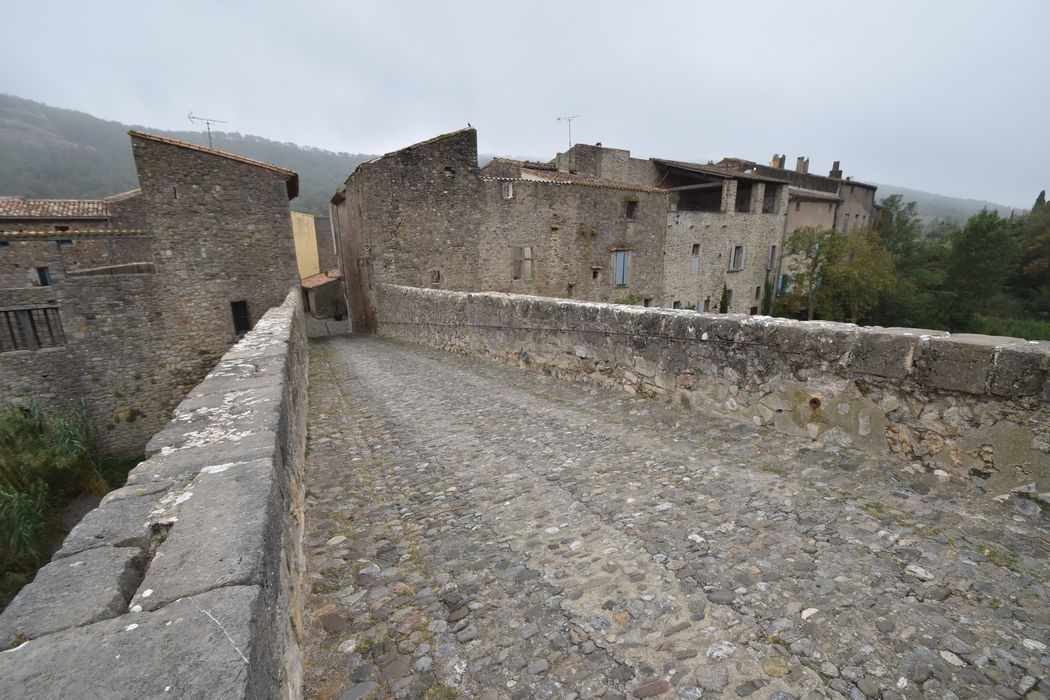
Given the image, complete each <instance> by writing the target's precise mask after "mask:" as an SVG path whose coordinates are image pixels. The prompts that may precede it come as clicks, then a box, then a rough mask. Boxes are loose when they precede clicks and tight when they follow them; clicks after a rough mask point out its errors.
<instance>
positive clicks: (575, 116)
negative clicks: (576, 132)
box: [554, 114, 581, 148]
mask: <svg viewBox="0 0 1050 700" xmlns="http://www.w3.org/2000/svg"><path fill="white" fill-rule="evenodd" d="M580 116H581V115H579V114H574V115H572V116H571V117H558V118H557V119H555V120H554V121H558V122H568V123H569V148H572V120H573V119H579V118H580Z"/></svg>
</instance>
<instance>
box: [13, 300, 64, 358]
mask: <svg viewBox="0 0 1050 700" xmlns="http://www.w3.org/2000/svg"><path fill="white" fill-rule="evenodd" d="M65 344H66V340H65V336H64V335H63V334H62V322H61V321H60V320H59V317H58V308H56V307H53V306H47V307H40V308H36V309H13V310H10V311H0V352H11V351H12V350H39V349H41V348H55V347H59V346H61V345H65Z"/></svg>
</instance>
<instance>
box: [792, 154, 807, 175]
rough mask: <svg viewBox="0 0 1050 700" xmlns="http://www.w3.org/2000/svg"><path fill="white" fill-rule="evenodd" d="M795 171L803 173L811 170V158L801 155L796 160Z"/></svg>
mask: <svg viewBox="0 0 1050 700" xmlns="http://www.w3.org/2000/svg"><path fill="white" fill-rule="evenodd" d="M795 172H796V173H802V174H803V175H804V174H806V173H808V172H809V158H803V157H802V156H799V157H798V159H797V160H796V161H795Z"/></svg>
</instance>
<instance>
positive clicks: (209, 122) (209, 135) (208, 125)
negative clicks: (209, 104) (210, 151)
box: [187, 112, 226, 148]
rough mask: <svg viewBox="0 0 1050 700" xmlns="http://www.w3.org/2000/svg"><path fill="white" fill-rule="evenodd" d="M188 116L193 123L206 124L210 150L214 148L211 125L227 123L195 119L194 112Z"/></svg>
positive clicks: (217, 120)
mask: <svg viewBox="0 0 1050 700" xmlns="http://www.w3.org/2000/svg"><path fill="white" fill-rule="evenodd" d="M187 116H188V117H189V120H190V121H191V122H201V123H202V124H204V127H205V128H206V129H207V130H208V148H211V147H212V145H211V125H212V124H225V123H226V122H224V121H223V120H221V119H208V118H207V117H195V116H193V112H190V113H189V114H188V115H187Z"/></svg>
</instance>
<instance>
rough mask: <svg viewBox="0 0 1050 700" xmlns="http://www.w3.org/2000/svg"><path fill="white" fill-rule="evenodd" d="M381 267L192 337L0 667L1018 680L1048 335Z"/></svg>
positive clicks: (713, 685)
mask: <svg viewBox="0 0 1050 700" xmlns="http://www.w3.org/2000/svg"><path fill="white" fill-rule="evenodd" d="M381 291H382V293H381V294H380V295H378V300H379V306H378V309H377V318H378V321H379V324H378V330H379V334H380V336H386V337H377V336H342V337H332V338H327V339H320V340H315V341H312V342H311V343H310V344H309V346H308V352H307V345H306V341H305V338H304V332H303V322H302V311H301V308H300V307H299V300H298V296H297V295H295V294H292V295H290V296H289V298H288V300H287V301H286V302H285V304H284V306H282V307H280V308H279V309H275V310H273V311H271V312H270V313H268V314H267V316H266V317H264V319H263V320H262V321H260V324H259V327H258V328H257V329H256V330H255V331H253V332H252V333H251V334H249V335H248V336H247V337H246V338H245V340H244V341H242V343H241V344H239V345H238V346H235V347H234V348H233V350H231V352H230V353H228V354H227V356H226V357H224V359H223V361H222V362H221V363H220V365H219V366H218V367H217V368H216V370H215V371H214V372H213V373H212V374H210V375H209V376H208V378H206V379H205V381H204V382H203V383H202V384H201V385H200V386H199V387H198V388H197V389H195V390H194V392H193V393H191V395H190V396H189V397H188V398H187V399H186V401H184V402H183V404H182V405H180V407H179V408H178V409H177V410H176V412H175V418H174V420H173V421H172V423H171V424H169V426H168V427H167V428H165V429H164V430H163V431H162V432H161V433H159V434H158V435H157V436H156V437H155V438H154V440H153V441H152V442H151V443H150V446H149V448H148V453H149V455H150V456H149V459H148V460H147V461H146V462H144V463H143V464H142V465H140V466H139V467H138V468H136V470H134V472H133V473H132V477H131V479H130V481H129V485H128V486H127V487H125V488H124V489H121V490H119V491H117V492H114V494H113V495H111V496H110V497H107V499H106V500H105V501H104V503H103V504H102V506H101V507H100V508H99V509H97V510H96V511H93V512H92V513H91V514H89V515H88V516H87V517H86V518H85V520H84V522H83V523H82V524H81V525H80V526H78V527H77V528H76V529H75V530H74V531H73V533H71V535H70V537H69V538H68V539H67V541H66V543H65V545H64V546H63V549H62V550H61V551H60V552H59V553H58V554H56V555H55V559H54V561H53V562H52V563H51V564H49V565H48V567H45V569H43V570H42V571H41V573H40V575H38V577H37V580H36V581H35V582H34V583H33V584H31V585H30V586H27V587H26V589H25V590H24V591H23V593H22V594H20V596H19V597H18V598H17V599H16V600H15V601H14V603H12V605H11V606H9V608H8V609H7V610H6V611H5V612H4V613H3V615H0V635H3V637H4V638H3V640H2V641H3V644H4V646H10V647H11V648H10V650H8V651H5V652H3V653H0V696H2V697H34V698H35V697H46V698H67V697H107V698H109V697H115V698H124V697H126V698H142V697H237V698H260V697H289V698H295V697H299V696H305V697H311V698H312V697H318V698H330V699H333V700H334V699H340V700H349V699H351V698H385V697H399V698H400V697H404V698H431V699H433V698H455V697H462V698H467V697H477V698H533V697H552V698H577V697H578V698H587V697H608V698H622V697H666V698H702V697H703V698H717V697H727V698H729V697H753V698H761V699H762V700H767V699H775V700H787V699H788V698H796V699H799V700H801V699H802V698H839V697H848V698H880V697H881V698H886V699H891V698H947V699H951V698H989V697H1003V698H1014V697H1025V698H1028V699H1029V700H1039V699H1040V698H1045V697H1046V694H1047V690H1048V686H1050V681H1047V680H1046V678H1047V674H1048V668H1050V650H1048V649H1047V645H1048V644H1050V600H1048V594H1047V587H1046V582H1047V579H1048V569H1050V559H1048V555H1050V536H1048V535H1050V518H1048V516H1047V514H1046V511H1045V509H1046V508H1047V507H1048V504H1047V502H1046V501H1047V499H1048V498H1050V496H1048V495H1047V493H1046V492H1047V491H1048V490H1050V489H1048V487H1050V484H1048V483H1047V477H1048V464H1047V461H1048V460H1047V454H1048V452H1050V435H1048V431H1050V427H1048V420H1047V409H1046V407H1047V402H1048V397H1050V393H1047V390H1046V373H1047V366H1048V357H1050V348H1048V347H1047V346H1045V345H1043V344H1031V343H1019V342H1016V341H1011V340H1008V339H992V338H980V337H977V338H974V337H958V336H946V335H938V334H934V333H927V332H914V331H900V330H892V329H891V330H881V329H878V330H871V331H867V330H860V329H857V328H855V327H852V326H844V325H837V324H806V323H788V322H778V321H772V320H770V319H757V320H756V319H748V318H746V317H732V316H728V317H727V316H717V315H706V314H696V313H693V312H672V311H659V310H648V309H646V310H642V309H632V308H627V307H616V306H608V305H598V304H579V303H572V302H566V301H562V300H551V299H537V298H530V297H513V296H507V295H486V294H458V293H450V292H439V291H435V290H419V289H410V288H395V287H387V288H384V289H383V290H381ZM450 350H451V351H454V352H449V351H450ZM493 359H497V360H502V362H494V361H493ZM307 367H309V370H307ZM537 370H541V371H537ZM307 372H308V374H309V376H308V380H309V392H308V396H307V392H305V391H304V387H305V385H306V382H307ZM566 380H572V381H566ZM304 434H305V436H306V437H305V445H304Z"/></svg>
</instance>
